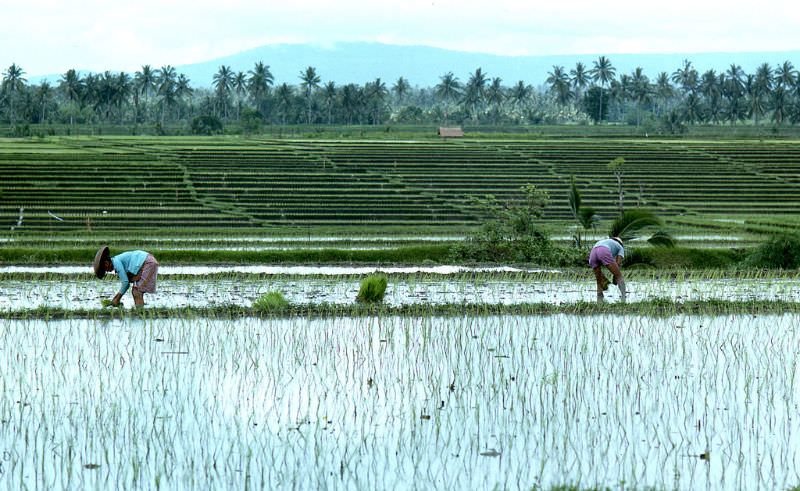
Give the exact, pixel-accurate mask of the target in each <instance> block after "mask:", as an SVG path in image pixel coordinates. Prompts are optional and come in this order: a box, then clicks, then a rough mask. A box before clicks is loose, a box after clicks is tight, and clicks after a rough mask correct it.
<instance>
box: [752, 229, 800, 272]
mask: <svg viewBox="0 0 800 491" xmlns="http://www.w3.org/2000/svg"><path fill="white" fill-rule="evenodd" d="M745 265H746V266H749V267H754V268H768V269H795V268H797V267H800V236H798V235H794V234H782V235H776V236H774V237H772V238H770V239H769V240H767V241H766V242H764V243H763V244H761V245H760V246H758V247H757V248H756V250H755V251H753V252H752V253H751V254H750V255H749V256H748V257H747V260H746V261H745Z"/></svg>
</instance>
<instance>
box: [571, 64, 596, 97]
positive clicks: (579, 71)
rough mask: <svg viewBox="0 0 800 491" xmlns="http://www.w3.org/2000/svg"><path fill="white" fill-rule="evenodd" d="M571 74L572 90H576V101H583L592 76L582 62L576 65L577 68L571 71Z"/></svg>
mask: <svg viewBox="0 0 800 491" xmlns="http://www.w3.org/2000/svg"><path fill="white" fill-rule="evenodd" d="M569 74H570V83H571V84H572V88H573V89H575V99H576V100H581V99H582V98H583V91H584V90H586V87H588V86H589V82H590V81H591V75H590V74H589V71H588V70H587V69H586V66H585V65H584V64H583V63H581V62H578V63H576V64H575V68H573V69H572V70H570V71H569Z"/></svg>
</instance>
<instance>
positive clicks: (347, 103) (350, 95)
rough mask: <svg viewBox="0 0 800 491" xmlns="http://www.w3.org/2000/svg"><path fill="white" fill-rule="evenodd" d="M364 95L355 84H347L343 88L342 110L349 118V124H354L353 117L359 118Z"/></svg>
mask: <svg viewBox="0 0 800 491" xmlns="http://www.w3.org/2000/svg"><path fill="white" fill-rule="evenodd" d="M363 95H364V94H363V92H362V91H361V90H360V89H359V88H358V86H356V85H355V84H347V85H345V86H344V87H343V88H342V109H343V110H344V113H345V115H346V117H347V124H352V122H353V116H358V109H359V107H361V103H362V99H363Z"/></svg>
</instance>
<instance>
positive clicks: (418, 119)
mask: <svg viewBox="0 0 800 491" xmlns="http://www.w3.org/2000/svg"><path fill="white" fill-rule="evenodd" d="M296 82H297V83H295V84H290V83H287V82H282V83H277V82H276V80H275V77H274V76H273V74H272V72H271V71H270V67H269V66H268V65H266V64H264V63H263V62H258V63H255V64H254V66H253V68H252V69H251V70H249V71H247V72H244V71H234V70H232V69H231V68H230V67H229V66H225V65H223V66H220V67H219V69H218V71H217V72H216V73H215V74H214V77H213V82H212V86H211V87H210V88H201V87H193V86H192V84H191V81H190V80H189V79H188V78H187V77H186V76H185V75H183V74H179V73H177V71H176V69H175V68H174V67H172V66H169V65H166V66H163V67H161V68H153V67H151V66H150V65H144V66H142V67H141V69H140V70H138V71H136V72H135V73H134V74H132V75H131V74H128V73H125V72H115V73H112V72H110V71H106V72H103V73H87V74H81V73H79V72H77V71H76V70H68V71H67V72H66V73H64V74H63V75H61V76H60V78H59V80H58V82H57V83H55V84H51V83H50V82H48V81H43V82H41V83H39V84H29V83H28V81H27V79H26V78H25V71H24V70H23V69H22V67H20V66H19V65H17V64H12V65H11V66H10V67H8V68H7V69H6V70H4V71H3V72H2V82H1V83H0V123H7V124H10V125H11V126H12V127H15V128H16V127H18V126H20V125H29V124H44V125H47V124H69V125H70V126H72V125H75V124H118V125H131V126H133V127H138V126H139V125H152V126H154V127H155V128H157V129H159V128H164V127H166V126H167V125H175V124H184V125H186V126H187V127H190V125H191V128H193V129H194V130H196V131H201V132H202V131H208V130H209V128H208V125H207V124H206V123H208V124H210V126H211V129H212V130H213V129H221V127H222V125H223V124H229V123H234V124H239V125H241V126H243V127H250V128H257V127H258V126H259V125H262V124H282V125H283V124H337V125H343V124H344V125H350V124H359V125H369V124H373V125H379V124H388V123H406V124H414V123H428V124H476V125H477V124H515V125H516V124H542V123H544V124H560V123H588V122H594V123H602V122H609V123H625V124H632V125H641V124H653V123H658V124H660V125H662V127H665V128H668V129H669V130H670V131H679V130H680V129H681V128H682V127H684V126H685V125H686V124H730V125H735V124H739V123H744V122H749V123H752V124H759V123H764V122H768V123H770V124H776V125H783V124H797V123H798V122H800V76H799V74H798V71H797V70H796V69H795V68H794V66H793V64H792V63H791V62H790V61H786V62H784V63H782V64H781V65H778V66H774V67H773V66H771V65H770V64H768V63H763V64H761V65H760V66H758V67H757V68H756V69H755V71H754V72H753V73H746V72H745V71H744V70H743V69H742V67H741V66H739V65H736V64H731V65H730V66H729V67H728V68H727V69H726V70H724V71H722V72H717V71H715V70H707V71H705V72H703V73H700V72H699V71H698V70H697V69H696V68H695V67H694V66H693V64H692V62H691V61H688V60H686V61H684V62H683V64H682V66H680V67H678V68H677V69H676V70H675V71H674V72H672V73H668V72H661V73H659V74H657V75H656V76H655V77H654V78H652V79H651V78H650V77H649V76H648V75H646V74H645V73H644V71H643V69H642V68H636V69H635V70H633V71H632V72H631V73H618V72H617V70H616V68H615V67H614V66H613V64H612V63H611V60H610V59H609V58H607V57H605V56H601V57H599V58H598V59H597V60H595V61H594V62H593V63H592V65H591V66H586V65H585V64H584V63H581V62H578V63H576V64H575V66H574V67H573V68H571V69H567V68H565V67H563V66H553V67H552V70H551V71H549V72H548V74H547V78H546V80H545V81H544V82H543V83H541V84H539V85H537V86H533V85H530V84H528V83H526V82H525V81H522V80H520V81H518V82H516V83H513V84H511V85H507V84H505V83H504V81H503V80H502V79H501V78H500V77H490V76H489V74H488V73H486V72H485V71H484V70H483V69H482V68H477V69H476V70H475V71H474V72H472V73H469V74H468V76H467V77H466V80H464V81H462V80H460V79H459V78H458V77H457V76H456V75H454V74H453V73H452V72H447V73H445V74H443V75H441V76H440V77H439V82H438V83H437V84H436V85H435V86H433V87H418V86H411V84H410V83H409V81H408V80H407V79H406V78H404V77H400V78H398V79H397V80H396V81H394V82H388V83H387V82H386V81H384V80H382V79H380V78H377V79H375V80H372V81H369V82H366V83H364V84H353V83H350V84H344V85H337V84H336V83H335V82H333V81H327V82H323V81H322V78H321V76H320V75H319V74H318V73H317V70H316V69H315V68H314V67H308V68H306V69H305V70H303V71H301V72H300V73H299V74H298V78H297V80H296ZM198 121H200V123H202V124H199V125H198Z"/></svg>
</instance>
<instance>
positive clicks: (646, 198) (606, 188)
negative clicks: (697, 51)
mask: <svg viewBox="0 0 800 491" xmlns="http://www.w3.org/2000/svg"><path fill="white" fill-rule="evenodd" d="M30 145H31V148H30V149H29V150H26V148H25V146H24V144H21V143H15V146H14V148H13V149H10V150H9V151H5V152H0V171H1V172H2V177H3V178H2V182H0V193H2V203H1V204H0V220H2V224H3V226H7V227H9V228H11V227H16V228H20V227H21V228H22V229H25V230H62V229H73V230H74V229H81V228H90V229H101V230H113V229H131V228H132V229H135V228H144V227H147V228H153V227H156V228H162V227H182V228H184V229H199V228H202V229H209V228H211V229H214V228H220V229H224V228H228V227H261V226H270V225H275V224H282V225H302V226H316V225H354V224H370V225H378V226H381V225H386V226H388V225H404V226H415V225H445V226H464V225H471V224H476V223H478V221H479V219H480V217H479V216H478V213H477V210H476V209H475V208H474V206H473V204H472V201H471V197H473V196H477V197H483V196H486V195H488V194H491V195H494V196H496V197H497V198H499V199H500V200H501V201H505V200H515V199H520V198H522V193H521V192H520V187H521V186H523V185H526V184H534V185H536V186H537V187H538V188H541V189H544V190H546V191H548V192H549V193H550V197H551V202H550V205H549V206H548V208H547V210H546V215H545V218H547V219H551V220H568V219H570V218H571V212H570V209H569V204H568V201H567V189H568V187H569V181H570V176H574V177H575V178H576V181H577V183H578V186H579V187H580V188H581V191H582V194H583V197H584V203H585V204H588V205H590V206H593V207H595V208H596V209H597V211H598V214H599V215H600V216H601V217H611V216H613V215H614V214H615V213H616V209H617V199H618V198H617V197H618V188H617V186H618V185H619V181H618V180H617V177H616V176H615V175H614V174H613V173H612V172H611V171H610V170H609V169H608V166H607V164H608V163H609V162H610V161H611V160H613V159H615V158H617V157H623V158H624V159H625V164H624V166H623V172H622V177H621V184H622V187H623V190H624V193H625V200H626V204H627V205H634V204H635V205H641V206H647V207H651V208H654V209H656V210H658V211H659V213H661V214H663V215H692V214H721V215H732V214H733V215H735V214H743V215H744V214H747V215H753V214H755V215H776V214H785V213H789V212H792V211H794V210H796V209H797V206H798V205H800V179H798V178H797V177H796V176H797V175H798V172H797V168H798V163H800V149H798V148H797V147H796V146H794V145H790V144H764V143H757V142H726V143H724V144H722V143H701V142H686V143H684V142H679V141H669V142H664V141H660V142H659V141H653V142H649V141H645V142H643V141H635V142H634V141H609V140H594V141H575V140H549V141H535V140H528V141H499V140H492V141H446V142H444V141H431V142H422V141H414V142H405V141H258V140H251V141H248V140H220V139H209V140H201V139H171V140H159V139H154V138H141V139H131V138H128V139H123V138H119V139H102V140H86V141H84V140H65V141H54V142H51V143H42V142H35V143H34V142H31V143H30ZM48 148H49V151H48ZM11 150H13V151H11Z"/></svg>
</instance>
